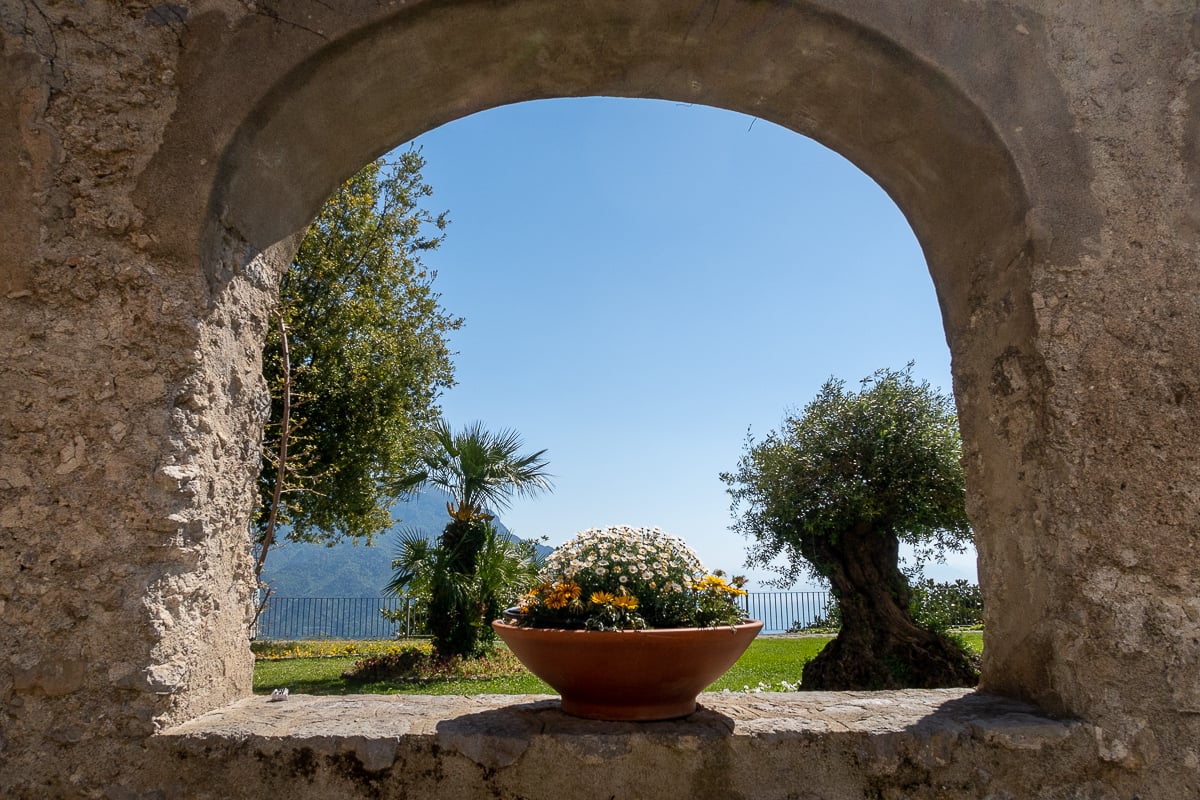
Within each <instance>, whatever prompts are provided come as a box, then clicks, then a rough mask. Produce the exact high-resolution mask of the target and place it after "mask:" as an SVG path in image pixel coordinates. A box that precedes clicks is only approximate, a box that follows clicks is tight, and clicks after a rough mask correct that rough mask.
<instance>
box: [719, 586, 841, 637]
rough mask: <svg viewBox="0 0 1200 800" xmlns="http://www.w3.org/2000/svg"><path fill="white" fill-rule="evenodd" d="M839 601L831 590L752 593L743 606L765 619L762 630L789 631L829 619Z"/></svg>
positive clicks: (749, 613) (743, 600) (750, 612)
mask: <svg viewBox="0 0 1200 800" xmlns="http://www.w3.org/2000/svg"><path fill="white" fill-rule="evenodd" d="M836 604H837V601H835V600H834V599H833V595H831V594H830V593H829V592H750V593H748V594H747V595H746V596H745V597H743V598H742V608H744V609H746V616H747V617H749V618H750V619H761V620H762V621H763V633H787V632H788V631H793V630H799V629H801V628H807V627H808V626H810V625H813V624H814V623H817V622H820V621H823V620H826V619H828V618H829V613H830V611H831V610H832V609H834V608H836Z"/></svg>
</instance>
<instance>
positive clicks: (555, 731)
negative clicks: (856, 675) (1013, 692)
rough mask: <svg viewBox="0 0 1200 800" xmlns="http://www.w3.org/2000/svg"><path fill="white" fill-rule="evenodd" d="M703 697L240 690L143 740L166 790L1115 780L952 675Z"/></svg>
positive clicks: (1096, 792) (1051, 785)
mask: <svg viewBox="0 0 1200 800" xmlns="http://www.w3.org/2000/svg"><path fill="white" fill-rule="evenodd" d="M701 706H702V707H701V709H700V710H699V711H697V712H696V713H695V714H692V715H691V716H689V717H687V718H686V719H683V720H678V721H670V722H658V723H604V722H593V721H588V720H580V719H575V718H573V717H569V716H566V715H565V714H563V713H562V711H561V710H560V709H559V707H558V702H557V700H556V699H551V698H545V697H503V696H494V695H493V696H482V697H414V698H403V697H386V698H385V697H378V696H358V697H345V698H316V697H305V696H298V697H293V698H291V699H290V700H288V701H287V702H285V703H272V702H270V701H269V700H268V699H267V698H264V697H255V698H251V699H248V700H243V701H241V702H239V703H237V704H235V705H233V706H230V707H228V708H225V709H221V710H220V711H218V712H213V713H211V714H208V715H205V716H203V717H200V718H199V719H195V720H192V721H191V722H188V723H185V724H183V725H180V726H177V727H176V728H173V729H170V730H168V731H166V732H164V734H163V735H162V736H160V737H158V738H157V739H156V740H155V742H154V745H153V750H154V751H155V753H157V754H161V756H162V757H163V758H165V759H170V760H171V761H172V762H173V763H174V764H176V765H177V772H176V780H177V783H176V784H175V785H174V786H173V787H171V788H170V789H168V791H167V794H166V796H167V797H168V798H169V797H173V796H175V795H174V794H173V792H179V791H180V790H181V788H182V786H186V787H187V790H188V792H189V793H190V794H189V795H188V796H194V797H213V798H216V797H220V798H223V799H224V798H242V797H245V798H256V797H264V796H269V795H271V794H275V793H276V792H278V791H280V790H281V787H284V786H286V787H288V789H287V791H289V792H291V793H292V796H294V797H296V798H297V800H305V798H310V797H311V798H319V797H329V796H337V797H404V796H411V795H414V794H419V795H423V796H424V795H436V796H446V797H468V796H487V797H497V798H529V799H530V800H534V799H535V798H536V799H538V800H541V799H542V798H545V800H552V799H553V798H559V797H565V796H570V797H577V798H581V800H584V799H586V798H597V800H603V799H605V798H610V797H622V798H660V797H663V796H669V797H705V796H719V797H731V798H759V799H760V800H769V799H770V798H796V797H800V798H822V799H823V800H838V799H839V798H861V797H887V798H890V797H908V798H943V797H963V796H969V797H1109V796H1113V797H1116V796H1119V795H1118V794H1116V793H1117V792H1119V791H1121V787H1120V786H1119V784H1120V783H1121V782H1122V781H1123V780H1127V779H1128V777H1129V776H1128V774H1125V775H1122V774H1120V772H1121V771H1120V770H1118V769H1114V768H1111V767H1108V768H1104V767H1098V766H1097V764H1096V762H1097V756H1096V742H1095V739H1094V737H1093V732H1092V730H1091V729H1090V726H1088V725H1086V724H1084V723H1081V722H1078V721H1073V720H1055V719H1050V718H1047V717H1045V716H1042V715H1041V714H1040V713H1039V712H1038V711H1037V710H1036V709H1035V708H1033V707H1032V706H1029V705H1026V704H1023V703H1017V702H1013V701H1011V700H1004V699H1001V698H997V697H988V696H986V695H976V694H971V693H969V692H966V691H965V690H961V689H947V690H940V691H905V692H879V693H856V692H846V693H833V692H813V693H808V694H805V693H800V694H753V693H724V694H706V695H702V697H701ZM566 765H570V766H569V767H568V766H566ZM193 775H196V776H199V775H207V776H209V777H210V779H212V783H213V784H215V785H216V786H219V787H220V788H219V789H217V788H215V786H214V788H212V789H209V790H207V791H206V790H205V789H204V788H199V787H198V786H197V784H199V783H200V781H198V780H196V779H195V778H193V777H192V776H193ZM226 776H228V777H226ZM234 776H236V780H234Z"/></svg>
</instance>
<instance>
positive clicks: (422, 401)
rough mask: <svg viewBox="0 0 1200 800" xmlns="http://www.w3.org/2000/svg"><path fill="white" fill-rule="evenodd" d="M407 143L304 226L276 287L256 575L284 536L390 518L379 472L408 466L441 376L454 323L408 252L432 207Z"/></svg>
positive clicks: (431, 414)
mask: <svg viewBox="0 0 1200 800" xmlns="http://www.w3.org/2000/svg"><path fill="white" fill-rule="evenodd" d="M424 165H425V161H424V159H423V158H422V157H421V155H420V153H419V152H418V151H416V150H409V151H407V152H405V153H403V154H402V155H400V156H399V158H398V159H397V160H395V161H394V162H393V163H391V164H388V163H386V162H384V161H383V160H379V161H375V162H372V163H370V164H368V165H367V166H366V167H364V168H363V169H362V170H360V171H359V172H358V173H357V174H356V175H354V176H353V177H352V178H350V179H349V180H348V181H347V182H346V183H345V184H343V185H342V186H341V187H340V188H339V189H338V190H337V192H335V193H334V195H333V196H332V197H331V198H329V200H328V201H327V202H326V203H325V205H324V206H323V207H322V208H321V211H320V213H319V214H318V215H317V218H316V219H315V220H314V221H313V222H312V224H311V225H310V226H309V229H308V232H307V235H306V236H305V238H304V240H303V242H302V244H301V245H300V249H299V251H298V252H297V255H296V258H295V260H294V261H293V262H292V264H291V267H290V269H289V270H288V271H287V273H286V274H285V275H284V277H283V280H282V282H281V285H280V304H279V309H278V313H277V315H276V317H275V319H274V324H273V325H272V328H271V331H270V335H269V337H268V341H267V346H266V349H265V350H264V353H263V374H264V376H265V378H266V380H267V384H268V386H269V387H270V391H271V415H270V421H269V422H268V424H267V426H266V429H265V432H264V439H263V461H262V468H261V471H260V474H259V480H258V489H259V495H260V503H259V506H258V510H257V514H256V516H255V518H254V540H255V545H256V559H255V575H256V577H257V576H260V575H261V573H262V569H263V566H264V563H265V561H266V558H267V555H268V553H269V552H270V549H271V547H272V546H273V545H275V544H277V542H278V539H279V531H280V529H281V528H282V526H285V525H288V526H290V529H289V530H288V532H287V536H286V538H287V540H289V541H304V542H323V543H327V544H332V543H334V542H337V541H339V540H341V539H342V538H344V537H355V538H359V537H362V538H365V539H366V540H367V541H368V542H369V541H370V539H371V537H372V536H373V535H374V534H376V533H378V532H380V531H382V530H384V529H385V528H387V527H388V526H389V525H390V524H391V515H390V512H389V507H390V504H391V501H392V500H393V499H394V494H393V493H392V492H391V485H392V479H393V478H394V476H396V475H406V474H409V473H411V472H412V471H413V470H414V469H416V468H417V467H418V466H419V465H420V463H421V461H420V458H419V456H420V453H421V451H422V448H423V442H422V437H423V436H424V431H426V430H428V428H429V427H430V426H431V425H432V424H433V423H434V422H435V421H436V420H437V419H438V417H439V410H438V407H437V405H436V399H437V397H438V395H439V394H440V392H441V391H442V389H444V388H445V387H448V386H451V385H453V365H452V363H451V359H450V355H451V354H450V350H449V348H448V345H447V342H446V336H447V334H448V332H449V331H452V330H455V329H457V328H459V327H460V326H461V324H462V321H461V320H460V319H457V318H454V317H452V316H449V315H448V314H447V313H446V312H445V311H444V310H443V309H442V308H441V306H440V304H439V296H438V295H437V294H436V293H435V292H434V291H433V288H432V284H433V280H434V277H435V274H434V273H433V272H431V271H429V270H428V269H427V268H426V267H425V266H424V264H423V263H422V261H421V258H422V256H423V255H424V254H426V253H428V252H430V251H432V250H434V249H436V248H437V247H438V246H439V245H440V244H441V242H442V239H443V236H444V234H443V231H444V229H445V227H446V217H445V214H444V213H443V214H441V215H438V216H433V215H432V214H431V213H429V212H428V211H426V210H424V209H423V208H422V205H421V204H422V202H423V201H425V200H426V199H427V198H428V197H429V196H430V195H431V193H432V189H431V188H430V187H429V185H428V184H426V183H425V182H424V181H423V180H422V178H421V169H422V168H423V167H424Z"/></svg>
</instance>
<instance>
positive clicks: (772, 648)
mask: <svg viewBox="0 0 1200 800" xmlns="http://www.w3.org/2000/svg"><path fill="white" fill-rule="evenodd" d="M831 638H832V637H827V636H821V637H801V638H784V637H778V636H763V637H759V638H758V639H755V640H754V641H753V642H751V644H750V647H749V649H748V650H746V653H745V655H743V656H742V657H741V659H739V660H738V662H737V663H736V664H734V665H733V668H732V669H730V670H729V672H727V673H725V675H724V677H722V678H721V679H720V680H718V681H717V682H716V683H714V684H712V685H711V686H709V687H708V689H709V691H721V690H722V689H729V690H730V691H742V690H745V689H751V690H753V689H755V688H759V689H762V690H764V691H787V690H789V689H791V688H792V687H793V686H795V685H796V684H799V682H800V673H801V671H802V670H803V669H804V664H805V663H807V662H808V661H809V659H811V658H813V657H815V656H816V655H817V653H819V652H820V651H821V648H823V647H824V646H825V644H826V643H827V642H828V641H829V640H830V639H831ZM960 638H961V639H962V640H963V642H964V644H966V645H967V646H968V647H969V648H970V649H972V650H974V651H975V652H979V651H981V650H982V649H983V634H981V633H978V632H972V633H965V634H960ZM386 644H390V643H385V644H383V645H379V646H376V647H375V648H374V649H372V648H371V646H370V645H363V646H362V648H361V649H363V651H364V652H367V651H372V652H373V651H378V650H381V649H385V648H386ZM358 658H359V656H332V657H320V658H288V659H281V660H261V661H258V662H256V663H255V667H254V691H255V692H257V693H259V694H268V693H270V691H271V690H272V689H274V688H277V687H282V686H286V687H288V689H289V691H291V692H293V693H296V694H554V690H553V689H551V688H550V687H549V686H547V685H546V684H545V683H543V682H542V681H540V680H539V679H537V678H535V677H534V676H533V675H530V674H529V673H527V672H524V673H522V674H520V675H505V676H501V677H494V678H472V679H459V680H437V681H424V682H419V683H403V682H389V681H377V682H366V683H359V682H356V681H351V680H347V679H345V678H343V677H342V673H343V672H344V671H346V670H348V669H350V668H351V667H352V666H353V665H354V662H355V661H356V660H358Z"/></svg>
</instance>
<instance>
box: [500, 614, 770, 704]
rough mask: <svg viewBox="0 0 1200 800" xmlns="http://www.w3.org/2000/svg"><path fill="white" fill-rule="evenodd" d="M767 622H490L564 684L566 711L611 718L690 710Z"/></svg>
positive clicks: (560, 687)
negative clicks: (595, 626)
mask: <svg viewBox="0 0 1200 800" xmlns="http://www.w3.org/2000/svg"><path fill="white" fill-rule="evenodd" d="M762 626H763V624H762V622H759V621H758V620H748V621H746V622H745V623H743V624H741V625H736V626H733V627H730V626H725V627H720V628H664V629H658V630H649V631H579V630H558V629H549V628H521V627H518V626H516V625H513V624H511V623H508V622H504V621H502V620H497V621H495V622H493V623H492V628H493V629H495V631H496V633H497V634H499V636H500V638H501V639H503V640H504V642H505V644H507V645H508V647H509V649H510V650H512V651H513V654H514V655H516V657H517V658H518V659H520V660H521V663H523V664H524V665H525V666H527V667H528V668H529V670H530V671H531V672H532V673H533V674H534V675H537V676H538V677H539V678H541V679H542V680H544V681H545V682H546V683H548V684H550V685H551V686H553V687H554V688H555V690H557V691H558V693H559V694H560V695H561V696H562V708H563V711H565V712H567V713H568V714H572V715H574V716H577V717H587V718H589V719H609V720H656V719H673V718H675V717H684V716H687V715H688V714H691V713H692V712H693V711H695V710H696V695H698V694H700V692H702V691H704V688H705V687H706V686H708V685H709V684H710V683H712V682H713V681H715V680H716V679H717V678H719V677H721V675H723V674H725V671H726V670H728V669H729V668H730V667H732V666H733V664H734V662H735V661H737V660H738V658H740V657H741V655H742V653H744V652H745V651H746V648H747V647H748V646H749V645H750V642H751V640H753V639H754V637H755V636H757V635H758V632H759V631H760V630H762Z"/></svg>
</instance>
